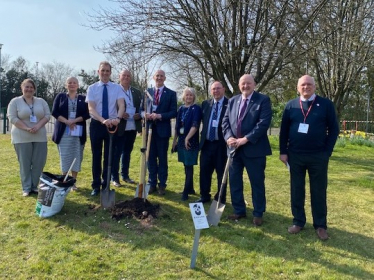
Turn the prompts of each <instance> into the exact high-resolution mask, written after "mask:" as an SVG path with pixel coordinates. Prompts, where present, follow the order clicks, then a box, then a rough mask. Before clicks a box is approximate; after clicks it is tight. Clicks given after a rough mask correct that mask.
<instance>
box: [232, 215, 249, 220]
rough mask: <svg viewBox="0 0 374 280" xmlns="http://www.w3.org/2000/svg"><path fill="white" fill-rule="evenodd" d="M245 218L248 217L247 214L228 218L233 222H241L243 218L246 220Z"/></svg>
mask: <svg viewBox="0 0 374 280" xmlns="http://www.w3.org/2000/svg"><path fill="white" fill-rule="evenodd" d="M245 217H247V215H246V214H232V215H229V216H228V219H229V220H233V221H237V220H240V219H241V218H245Z"/></svg>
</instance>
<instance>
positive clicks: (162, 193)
mask: <svg viewBox="0 0 374 280" xmlns="http://www.w3.org/2000/svg"><path fill="white" fill-rule="evenodd" d="M158 194H159V195H165V187H159V188H158Z"/></svg>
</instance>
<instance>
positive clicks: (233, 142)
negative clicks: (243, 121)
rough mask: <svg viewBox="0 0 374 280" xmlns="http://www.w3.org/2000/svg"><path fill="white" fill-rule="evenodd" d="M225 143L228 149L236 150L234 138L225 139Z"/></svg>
mask: <svg viewBox="0 0 374 280" xmlns="http://www.w3.org/2000/svg"><path fill="white" fill-rule="evenodd" d="M226 143H227V146H229V147H230V148H235V149H236V138H234V137H230V138H229V139H227V141H226Z"/></svg>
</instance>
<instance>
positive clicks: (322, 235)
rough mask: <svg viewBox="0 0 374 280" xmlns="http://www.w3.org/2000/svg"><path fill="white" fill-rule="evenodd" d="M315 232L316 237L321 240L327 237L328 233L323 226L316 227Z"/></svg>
mask: <svg viewBox="0 0 374 280" xmlns="http://www.w3.org/2000/svg"><path fill="white" fill-rule="evenodd" d="M316 233H317V236H318V238H319V239H321V240H327V239H329V235H328V234H327V231H326V230H325V229H324V228H317V230H316Z"/></svg>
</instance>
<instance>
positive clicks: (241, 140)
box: [235, 137, 248, 148]
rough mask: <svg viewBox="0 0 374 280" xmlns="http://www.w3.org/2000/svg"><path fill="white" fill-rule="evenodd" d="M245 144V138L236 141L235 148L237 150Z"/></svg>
mask: <svg viewBox="0 0 374 280" xmlns="http://www.w3.org/2000/svg"><path fill="white" fill-rule="evenodd" d="M247 143H248V139H247V138H246V137H242V138H239V139H236V147H235V148H239V147H240V146H243V145H245V144H247Z"/></svg>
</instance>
